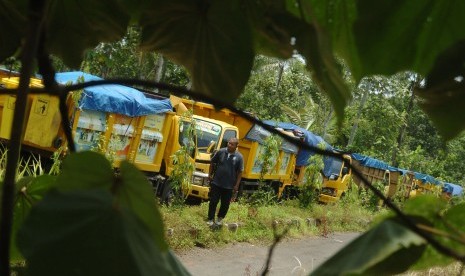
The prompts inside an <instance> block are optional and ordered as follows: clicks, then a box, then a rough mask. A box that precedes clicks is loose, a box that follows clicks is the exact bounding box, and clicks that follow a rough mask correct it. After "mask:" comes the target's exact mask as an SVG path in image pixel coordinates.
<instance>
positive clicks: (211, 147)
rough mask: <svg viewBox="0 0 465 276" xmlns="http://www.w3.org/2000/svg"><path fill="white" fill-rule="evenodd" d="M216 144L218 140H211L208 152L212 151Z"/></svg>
mask: <svg viewBox="0 0 465 276" xmlns="http://www.w3.org/2000/svg"><path fill="white" fill-rule="evenodd" d="M215 146H216V142H215V141H210V144H209V145H208V147H207V153H211V152H212V151H213V150H214V149H215Z"/></svg>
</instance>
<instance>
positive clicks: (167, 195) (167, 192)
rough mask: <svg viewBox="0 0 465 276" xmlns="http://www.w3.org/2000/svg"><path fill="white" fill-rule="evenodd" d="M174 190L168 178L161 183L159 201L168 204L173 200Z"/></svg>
mask: <svg viewBox="0 0 465 276" xmlns="http://www.w3.org/2000/svg"><path fill="white" fill-rule="evenodd" d="M173 198H174V192H173V189H172V187H171V181H169V180H168V179H167V180H166V181H165V183H163V188H162V190H161V194H160V203H161V204H165V205H170V204H171V203H172V202H173Z"/></svg>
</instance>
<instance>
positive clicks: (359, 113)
mask: <svg viewBox="0 0 465 276" xmlns="http://www.w3.org/2000/svg"><path fill="white" fill-rule="evenodd" d="M368 93H369V89H365V92H364V93H363V96H362V100H361V101H360V106H359V107H358V111H357V117H356V118H355V122H354V124H353V126H352V130H351V131H350V137H349V141H348V142H347V147H350V145H352V143H353V142H354V139H355V134H356V133H357V129H358V121H359V120H360V117H361V116H362V110H363V108H364V107H365V103H366V101H367V98H368Z"/></svg>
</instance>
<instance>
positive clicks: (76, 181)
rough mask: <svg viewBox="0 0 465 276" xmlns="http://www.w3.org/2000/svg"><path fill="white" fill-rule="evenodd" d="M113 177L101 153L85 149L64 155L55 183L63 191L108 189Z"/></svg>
mask: <svg viewBox="0 0 465 276" xmlns="http://www.w3.org/2000/svg"><path fill="white" fill-rule="evenodd" d="M114 177H115V175H114V172H113V168H112V167H111V164H110V162H108V160H107V159H106V158H105V157H104V156H103V155H101V154H98V153H95V152H91V151H85V152H79V153H73V154H70V155H68V156H67V157H66V159H65V160H64V161H63V164H62V169H61V174H60V175H59V176H58V179H57V183H56V185H57V188H58V189H60V190H65V191H66V190H76V189H92V188H106V189H108V190H109V189H111V187H112V185H113V182H114Z"/></svg>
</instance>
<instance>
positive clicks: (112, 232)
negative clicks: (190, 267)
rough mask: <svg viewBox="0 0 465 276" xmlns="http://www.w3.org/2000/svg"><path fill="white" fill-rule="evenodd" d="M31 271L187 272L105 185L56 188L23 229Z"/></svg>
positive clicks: (23, 247) (23, 245)
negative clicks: (65, 188) (82, 187)
mask: <svg viewBox="0 0 465 276" xmlns="http://www.w3.org/2000/svg"><path fill="white" fill-rule="evenodd" d="M19 246H20V249H21V252H22V253H23V255H24V256H25V257H26V260H27V265H28V270H29V272H30V275H60V276H62V275H124V276H127V275H147V276H148V275H186V274H188V273H187V271H186V270H185V269H184V268H183V267H182V266H181V265H180V263H179V262H176V261H175V257H174V256H173V255H172V253H171V252H169V251H162V250H160V249H159V248H158V247H157V246H156V244H155V242H153V239H152V236H151V233H150V231H149V230H148V228H147V227H146V226H145V225H144V224H143V223H142V222H141V221H140V220H139V219H138V218H137V216H135V215H134V213H133V212H132V211H130V210H127V209H125V208H115V207H114V200H113V197H112V195H111V193H110V192H109V191H106V190H104V189H92V190H80V191H66V192H59V191H52V192H50V193H49V194H48V195H47V196H46V197H45V198H44V200H43V201H42V202H40V203H38V204H37V205H36V206H35V207H34V208H33V210H32V211H31V213H30V216H29V217H28V219H27V220H26V221H25V223H24V226H23V228H22V230H21V231H20V233H19Z"/></svg>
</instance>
